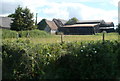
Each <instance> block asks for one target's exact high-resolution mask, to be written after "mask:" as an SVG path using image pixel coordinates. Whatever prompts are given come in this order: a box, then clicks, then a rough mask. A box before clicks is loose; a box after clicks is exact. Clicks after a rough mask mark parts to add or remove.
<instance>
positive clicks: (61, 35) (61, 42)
mask: <svg viewBox="0 0 120 81" xmlns="http://www.w3.org/2000/svg"><path fill="white" fill-rule="evenodd" d="M60 35H61V43H63V33H61V34H60Z"/></svg>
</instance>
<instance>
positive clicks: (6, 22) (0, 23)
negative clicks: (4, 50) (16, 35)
mask: <svg viewBox="0 0 120 81" xmlns="http://www.w3.org/2000/svg"><path fill="white" fill-rule="evenodd" d="M12 19H13V18H10V17H0V29H10V27H11V26H10V24H11V23H12Z"/></svg>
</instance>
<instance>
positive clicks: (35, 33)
mask: <svg viewBox="0 0 120 81" xmlns="http://www.w3.org/2000/svg"><path fill="white" fill-rule="evenodd" d="M1 30H2V38H3V39H5V38H26V37H32V38H36V37H40V38H42V37H50V34H48V33H47V32H45V31H41V30H27V31H19V32H17V31H13V30H7V29H1Z"/></svg>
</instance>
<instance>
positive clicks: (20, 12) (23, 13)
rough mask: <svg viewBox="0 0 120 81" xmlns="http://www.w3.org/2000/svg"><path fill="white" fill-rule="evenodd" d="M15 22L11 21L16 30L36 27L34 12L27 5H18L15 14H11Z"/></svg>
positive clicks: (12, 27)
mask: <svg viewBox="0 0 120 81" xmlns="http://www.w3.org/2000/svg"><path fill="white" fill-rule="evenodd" d="M9 16H12V17H13V18H14V19H13V23H11V29H12V30H16V31H21V30H32V29H35V26H34V25H33V24H34V21H33V19H32V18H33V13H31V12H30V10H29V9H28V8H27V7H26V8H25V9H23V8H22V7H20V6H18V8H17V9H16V10H15V13H14V14H11V15H9Z"/></svg>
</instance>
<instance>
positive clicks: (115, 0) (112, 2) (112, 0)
mask: <svg viewBox="0 0 120 81" xmlns="http://www.w3.org/2000/svg"><path fill="white" fill-rule="evenodd" d="M119 1H120V0H110V3H111V4H112V5H114V6H116V7H118V2H119Z"/></svg>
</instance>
